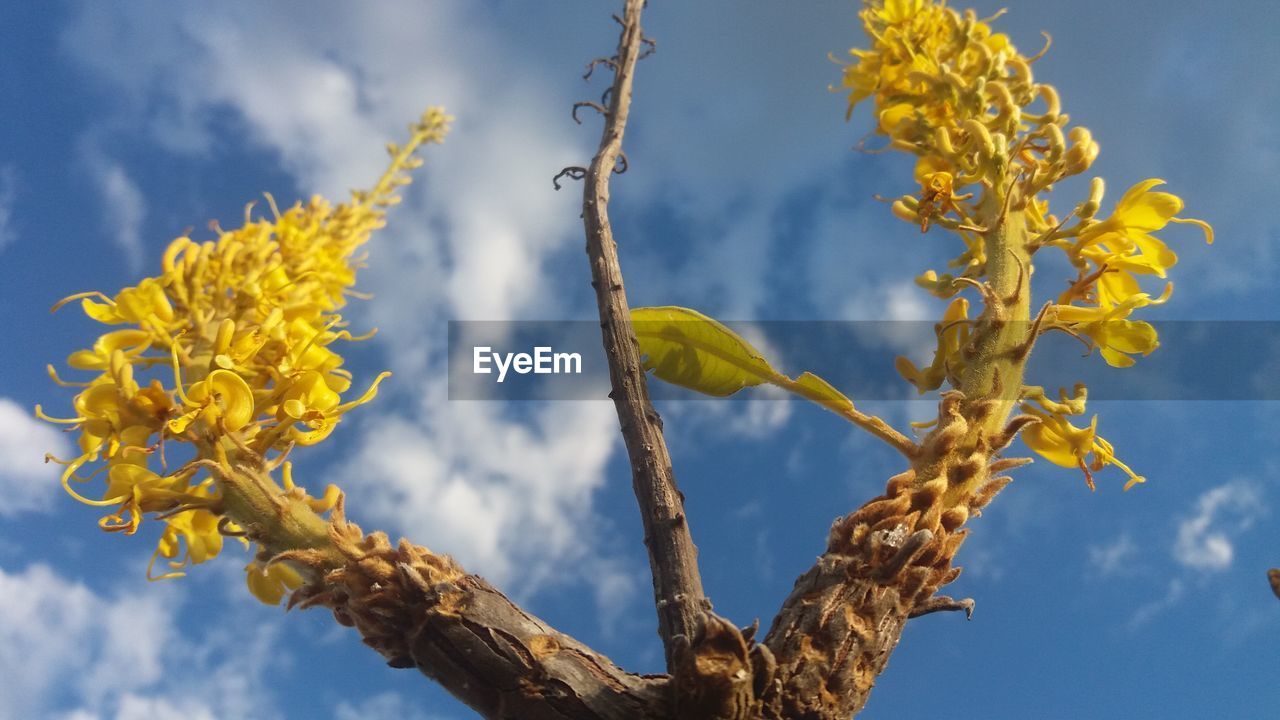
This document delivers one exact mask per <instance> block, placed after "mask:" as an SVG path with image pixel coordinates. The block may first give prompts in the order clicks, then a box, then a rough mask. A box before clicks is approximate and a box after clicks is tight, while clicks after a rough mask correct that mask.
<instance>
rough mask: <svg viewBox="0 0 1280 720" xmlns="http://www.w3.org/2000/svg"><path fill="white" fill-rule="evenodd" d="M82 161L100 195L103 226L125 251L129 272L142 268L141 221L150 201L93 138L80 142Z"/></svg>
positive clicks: (122, 168) (144, 216) (135, 271)
mask: <svg viewBox="0 0 1280 720" xmlns="http://www.w3.org/2000/svg"><path fill="white" fill-rule="evenodd" d="M81 160H82V162H83V163H84V167H85V169H86V170H88V172H89V178H90V180H91V181H92V182H93V184H94V186H95V187H96V188H97V190H98V194H99V195H100V196H101V199H100V205H101V208H102V224H103V229H104V230H106V231H107V232H109V233H110V234H111V239H112V241H113V242H115V244H116V246H117V247H119V248H120V251H121V252H122V253H123V254H124V259H125V262H126V263H127V265H128V267H129V271H130V272H132V273H137V272H139V271H140V270H142V261H143V243H142V222H143V220H144V219H145V218H146V215H147V200H146V198H145V197H144V196H143V195H142V191H141V190H139V189H138V186H137V184H136V183H134V181H133V179H132V178H130V177H129V174H128V173H127V172H126V171H125V169H124V167H123V166H122V165H120V164H119V163H117V162H115V161H113V160H111V159H110V158H108V157H107V156H106V155H105V154H103V152H102V150H101V149H100V148H98V147H97V146H96V145H95V144H94V141H92V140H85V141H84V142H82V144H81Z"/></svg>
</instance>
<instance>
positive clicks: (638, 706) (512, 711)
mask: <svg viewBox="0 0 1280 720" xmlns="http://www.w3.org/2000/svg"><path fill="white" fill-rule="evenodd" d="M285 511H286V512H293V513H296V514H299V515H300V516H308V517H315V516H314V515H312V514H311V512H312V511H311V510H310V509H307V508H305V507H291V508H287V509H286V510H285ZM308 524H309V523H308ZM326 527H327V533H326V536H325V537H323V538H314V539H313V540H312V541H311V542H310V543H309V545H310V547H309V548H305V549H296V550H291V551H285V552H283V553H280V554H279V555H277V561H289V562H293V563H295V564H297V565H299V566H302V567H304V568H306V569H307V570H309V571H310V572H309V574H310V575H311V576H312V577H313V578H314V580H313V581H312V582H311V583H310V584H308V585H306V586H304V587H302V588H300V589H299V590H298V591H296V592H295V593H294V594H293V596H292V597H291V598H290V600H289V606H290V607H291V608H292V607H300V608H307V607H313V606H322V607H327V608H330V609H331V610H332V611H333V614H334V617H335V618H336V619H337V620H338V622H339V623H341V624H343V625H347V626H352V627H355V628H356V629H357V630H359V631H360V634H361V636H362V637H363V638H364V641H365V644H367V645H369V646H370V647H372V648H374V649H375V650H377V651H378V652H379V653H381V654H382V656H383V657H385V658H386V659H387V663H388V664H389V665H391V666H392V667H397V668H410V667H416V668H417V669H418V670H420V671H421V672H422V673H423V674H424V675H426V676H427V677H429V678H431V679H433V680H435V681H437V682H439V683H440V685H441V686H443V687H444V688H445V689H446V690H448V691H449V692H450V693H451V694H453V695H454V697H456V698H458V699H459V700H461V701H462V702H464V703H466V704H467V705H468V706H470V707H471V708H472V709H474V710H475V711H476V712H478V713H480V715H481V716H482V717H485V718H495V719H497V718H521V719H522V720H523V719H526V718H527V719H529V720H544V719H545V720H566V718H574V719H575V720H637V719H640V718H643V719H645V720H667V719H668V718H671V717H672V700H671V697H672V692H671V681H670V680H669V678H667V677H666V676H641V675H634V674H631V673H628V672H626V671H624V670H623V669H621V668H619V667H618V666H617V665H614V664H613V663H612V662H611V661H610V660H609V659H608V658H606V657H604V656H603V655H600V654H599V653H596V652H595V651H593V650H591V649H590V648H588V647H586V646H585V645H583V644H582V643H579V642H578V641H576V640H574V639H573V638H571V637H569V636H567V635H564V634H562V633H559V632H557V631H556V630H555V629H553V628H551V627H550V626H549V625H547V624H546V623H544V622H543V621H541V620H539V619H538V618H536V617H534V616H532V615H530V614H529V613H527V612H525V611H524V610H522V609H520V608H519V607H518V606H516V605H515V603H513V602H511V600H509V599H507V597H506V596H505V595H503V594H502V593H501V592H499V591H498V590H497V589H495V588H494V587H493V586H492V585H490V584H489V583H487V582H486V581H485V580H484V579H483V578H481V577H479V576H476V575H470V574H467V573H466V572H465V571H463V570H462V568H460V567H459V566H458V565H457V564H456V563H454V562H453V560H452V559H450V558H449V557H447V556H443V555H436V554H433V553H431V552H430V551H428V550H427V549H426V548H423V547H418V546H415V545H412V544H410V543H409V542H407V541H403V540H402V541H401V542H400V545H399V546H398V547H392V545H391V544H390V543H389V542H388V540H387V536H386V535H384V534H382V533H373V534H371V535H367V536H366V535H364V533H363V532H361V530H360V528H359V527H358V526H356V525H354V524H353V523H349V522H347V521H346V518H345V513H344V510H343V507H342V504H341V503H340V504H339V506H338V507H337V508H335V510H334V511H333V515H332V516H331V518H330V519H329V521H328V524H327V526H326Z"/></svg>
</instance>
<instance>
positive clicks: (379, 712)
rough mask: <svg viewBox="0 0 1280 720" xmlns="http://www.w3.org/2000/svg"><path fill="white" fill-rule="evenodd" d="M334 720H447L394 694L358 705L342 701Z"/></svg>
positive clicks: (379, 696) (384, 694) (335, 709)
mask: <svg viewBox="0 0 1280 720" xmlns="http://www.w3.org/2000/svg"><path fill="white" fill-rule="evenodd" d="M333 720H446V718H445V716H443V715H435V714H430V713H427V712H424V711H423V710H421V709H420V708H418V707H416V705H415V702H414V701H411V700H409V699H407V698H405V697H404V696H403V695H399V694H396V693H392V692H385V693H379V694H377V695H374V696H373V697H371V698H367V699H365V700H363V701H361V702H358V703H351V702H347V701H345V700H344V701H342V702H340V703H338V706H337V707H336V708H334V711H333Z"/></svg>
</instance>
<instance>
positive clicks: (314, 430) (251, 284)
mask: <svg viewBox="0 0 1280 720" xmlns="http://www.w3.org/2000/svg"><path fill="white" fill-rule="evenodd" d="M449 121H450V118H449V117H447V116H446V115H444V114H443V113H442V112H441V111H439V110H436V109H433V110H429V111H428V112H427V113H425V114H424V115H423V117H422V119H421V120H420V121H419V122H418V123H416V124H415V125H413V126H412V128H411V130H412V136H411V139H410V142H409V143H408V144H407V145H405V146H404V147H398V146H394V145H393V146H391V147H390V148H389V150H390V154H391V163H390V166H389V167H388V169H387V171H386V173H385V174H384V175H383V177H382V178H381V179H380V180H379V181H378V183H377V184H376V185H375V186H374V187H373V188H371V189H370V190H368V191H363V192H359V191H358V192H353V193H352V196H351V200H350V201H349V202H347V203H343V204H339V205H332V204H330V203H329V202H328V201H326V200H324V199H323V198H320V197H314V198H312V199H311V200H310V201H309V202H308V203H306V204H305V205H304V204H302V203H296V204H294V205H293V206H292V207H290V208H288V209H286V210H285V211H284V212H281V211H280V210H279V208H277V207H276V205H275V201H274V199H272V198H271V197H270V196H267V204H268V206H269V208H270V211H271V217H270V218H266V219H261V218H258V219H255V218H254V217H253V215H252V211H251V208H246V210H245V218H244V223H243V224H242V226H241V227H239V228H236V229H234V230H231V231H223V230H221V229H217V232H218V236H217V238H216V240H209V241H205V242H195V241H193V240H192V239H191V238H189V237H186V236H182V237H179V238H176V239H175V240H174V241H173V242H171V243H170V244H169V247H168V248H167V249H166V250H165V252H164V254H163V257H162V258H161V263H160V266H161V270H162V272H161V274H160V275H158V276H156V277H149V278H144V279H142V280H141V281H140V282H138V284H137V285H136V286H134V287H129V288H125V289H123V290H121V291H120V292H119V293H117V294H116V295H115V296H114V297H108V296H107V295H104V294H102V293H95V292H90V293H79V294H76V295H72V296H70V297H68V298H65V299H64V300H63V301H61V302H59V303H58V304H57V305H55V306H54V309H55V310H56V309H57V308H59V307H61V306H63V305H65V304H66V303H69V302H71V301H74V300H80V301H81V303H80V306H81V308H82V309H83V310H84V312H85V314H86V315H88V316H89V317H90V318H92V319H94V320H97V321H98V322H101V323H104V324H107V325H118V326H122V327H120V328H118V329H114V330H112V331H110V332H107V333H105V334H103V335H101V336H100V337H99V338H98V339H97V340H96V341H95V342H94V344H93V346H92V347H91V348H89V349H85V350H80V351H77V352H75V353H73V354H72V355H71V356H70V358H69V359H68V363H69V364H70V365H71V366H72V367H73V368H76V369H78V370H85V371H89V372H93V373H96V376H95V377H93V378H92V379H90V380H88V381H87V382H82V383H71V382H63V381H62V380H61V379H60V378H59V377H58V376H57V373H56V371H54V370H52V369H51V370H50V375H51V376H52V377H53V379H54V380H55V382H58V383H59V384H61V385H65V386H71V387H77V388H81V390H80V391H79V393H78V394H77V395H76V397H75V399H74V401H73V402H74V406H75V410H76V417H73V418H68V419H65V420H57V419H54V418H49V417H48V416H47V415H44V413H43V410H41V409H40V408H39V407H37V414H38V415H39V416H40V417H42V418H44V419H47V420H51V421H53V422H60V423H64V424H68V425H72V426H74V427H75V429H77V430H78V431H79V441H78V444H79V448H80V455H79V456H78V457H75V458H73V459H68V460H59V461H58V462H60V463H62V464H63V465H65V466H66V468H65V470H64V472H63V485H64V487H65V488H66V490H67V492H68V493H70V494H71V495H72V496H73V497H75V498H76V499H78V500H80V501H81V502H84V503H86V504H89V505H93V506H96V507H104V508H109V510H108V511H107V515H106V516H105V517H104V518H102V520H101V522H100V525H101V526H102V528H103V529H104V530H108V531H119V532H123V533H125V534H133V533H134V532H136V531H137V529H138V527H139V524H140V523H141V521H142V519H143V517H144V516H146V515H157V516H159V517H160V519H162V520H163V521H164V523H165V529H164V531H163V533H162V535H161V537H160V541H159V543H158V545H157V549H156V553H155V556H154V557H153V562H154V560H155V559H156V558H165V559H167V560H168V561H169V565H170V568H171V569H172V570H175V571H176V570H180V569H181V568H182V567H184V566H185V565H187V564H198V563H201V562H204V561H205V560H207V559H209V558H211V557H213V556H215V555H217V554H218V553H219V552H220V551H221V549H222V539H223V535H224V532H231V533H233V534H234V528H235V526H236V524H235V522H234V518H228V517H226V516H224V515H222V512H223V506H222V504H221V502H220V499H221V498H222V492H223V490H224V487H223V484H225V483H232V482H233V481H234V480H235V478H236V477H237V475H236V473H242V474H243V473H244V472H251V473H255V474H261V475H262V476H263V477H267V474H268V472H269V471H270V469H271V468H274V467H276V466H278V465H280V464H281V463H283V462H284V459H283V457H282V456H283V454H284V453H287V452H288V451H289V449H290V448H292V447H293V446H294V445H295V444H298V445H309V444H313V443H315V442H318V441H320V440H322V439H323V438H324V437H325V436H327V435H328V434H329V433H330V432H332V430H333V428H334V426H335V425H336V424H337V423H338V422H339V420H340V419H341V417H342V415H343V414H344V413H346V412H348V411H349V410H351V409H352V408H354V407H356V406H358V405H361V404H363V403H366V402H368V401H370V400H372V399H373V397H374V396H375V395H376V394H377V388H378V384H379V383H380V382H381V381H382V380H383V379H384V378H385V377H386V376H387V373H383V374H380V375H379V376H378V377H377V378H376V379H375V380H374V382H373V383H372V384H371V386H370V387H369V389H368V390H367V391H365V392H364V394H362V395H361V396H360V397H358V398H356V399H355V400H347V401H345V402H344V397H343V396H344V395H345V394H346V393H348V391H349V390H350V387H351V374H350V373H349V372H347V371H346V370H344V369H343V368H342V365H343V357H342V356H341V355H340V354H339V353H338V352H337V351H335V349H334V347H333V345H334V344H335V343H336V342H337V341H338V340H358V339H361V338H357V337H353V336H352V335H351V333H350V332H348V331H347V330H346V329H344V328H345V323H344V321H343V319H342V317H341V315H340V314H339V313H338V311H339V310H340V309H341V308H342V307H343V306H344V305H345V304H346V299H347V296H349V295H350V296H359V293H356V292H355V291H354V290H353V289H352V287H353V285H354V283H355V278H356V270H357V269H358V268H359V267H361V264H362V258H361V256H360V255H359V254H358V251H359V249H360V247H361V246H362V245H364V244H365V243H366V242H367V241H368V240H369V237H370V235H371V234H372V233H373V231H375V230H377V229H378V228H380V227H381V226H382V224H383V221H384V216H385V209H386V208H387V207H390V206H391V205H394V204H395V203H396V201H397V200H398V196H397V192H398V190H399V188H400V187H402V186H403V185H405V184H406V183H407V182H408V177H407V174H406V173H407V172H408V171H409V170H412V169H414V168H416V167H417V166H418V165H419V164H420V161H419V160H418V159H417V158H415V157H414V152H415V150H416V149H417V148H418V147H419V146H420V145H422V144H424V143H431V142H439V141H440V140H441V139H442V138H443V137H444V133H445V131H446V129H447V126H448V123H449ZM148 351H154V352H151V353H149V352H148ZM166 441H168V442H170V443H173V442H181V443H188V444H189V446H190V448H191V449H190V450H189V451H187V452H184V453H179V457H182V458H184V459H186V460H187V462H186V463H185V464H183V465H182V466H181V467H179V468H177V469H176V470H174V471H172V472H170V471H169V469H168V468H167V467H166V463H167V460H166V452H165V443H166ZM82 468H86V469H88V470H89V472H88V473H87V475H82V474H81V472H80V471H81V469H82ZM104 473H105V476H106V486H105V489H104V492H103V494H102V495H101V496H100V497H101V499H94V498H92V497H86V495H84V494H82V493H80V492H78V491H77V490H75V489H73V487H72V483H73V482H74V483H87V482H90V481H91V480H94V479H95V478H97V477H99V476H101V475H103V474H104ZM202 473H205V474H206V475H205V476H204V477H203V479H202V477H201V474H202ZM267 479H268V482H269V477H268V478H267ZM285 484H286V485H288V487H287V488H284V489H280V488H277V490H278V491H279V492H281V493H284V492H286V491H287V492H289V493H291V495H292V496H293V497H296V498H298V499H302V500H304V501H306V502H307V503H308V504H309V505H310V506H311V507H312V508H313V509H316V511H317V512H323V511H327V510H330V509H332V508H333V507H334V505H335V504H336V502H337V500H338V498H340V496H341V492H340V491H339V490H338V489H337V488H336V487H334V486H330V487H329V488H327V489H326V491H325V493H324V496H323V497H321V498H311V497H309V496H307V495H306V493H305V491H304V490H303V489H302V488H298V487H296V486H293V484H292V479H291V478H287V479H286V483H285ZM289 572H290V571H289V570H288V569H287V568H286V567H285V566H283V565H272V566H270V569H268V570H264V571H263V572H262V578H259V579H258V580H252V581H251V585H252V584H254V583H257V584H258V585H259V586H262V587H274V588H277V590H279V588H292V587H296V584H293V577H292V576H290V575H289ZM175 574H179V573H176V572H169V573H166V574H165V575H163V577H170V576H173V575H175ZM264 583H265V585H264ZM265 592H266V595H268V596H270V595H271V594H272V593H276V592H277V591H276V590H268V591H265ZM279 592H283V590H279ZM278 598H279V595H278V593H277V594H276V599H277V600H278Z"/></svg>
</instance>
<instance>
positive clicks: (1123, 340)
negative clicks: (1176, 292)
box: [1049, 286, 1173, 367]
mask: <svg viewBox="0 0 1280 720" xmlns="http://www.w3.org/2000/svg"><path fill="white" fill-rule="evenodd" d="M1172 291H1173V287H1172V286H1168V287H1166V288H1165V292H1164V293H1163V294H1162V295H1161V296H1160V297H1158V298H1152V297H1151V296H1150V295H1147V294H1146V293H1137V294H1136V295H1132V296H1130V297H1127V298H1125V299H1124V300H1123V301H1121V302H1120V303H1119V304H1117V305H1113V306H1099V307H1081V306H1078V305H1054V306H1053V308H1052V310H1051V313H1050V315H1051V318H1052V320H1051V321H1050V323H1049V325H1050V326H1051V327H1060V328H1063V329H1065V330H1068V331H1070V332H1071V333H1073V334H1075V335H1078V336H1083V337H1087V338H1088V339H1089V340H1091V341H1092V342H1093V345H1094V346H1095V347H1097V348H1098V349H1099V350H1100V351H1101V354H1102V357H1103V359H1104V360H1106V361H1107V364H1108V365H1110V366H1112V367H1130V366H1132V365H1133V364H1134V359H1133V358H1132V357H1131V356H1132V355H1137V354H1141V355H1148V354H1150V353H1151V351H1153V350H1155V349H1156V348H1157V347H1159V345H1160V342H1159V338H1158V337H1157V336H1156V330H1155V328H1154V327H1152V326H1151V324H1150V323H1146V322H1142V321H1140V320H1138V321H1135V320H1129V319H1128V317H1129V315H1130V314H1131V313H1132V312H1133V311H1134V310H1136V309H1138V308H1141V307H1145V306H1147V305H1159V304H1161V303H1164V302H1165V301H1166V300H1168V299H1169V294H1170V293H1171V292H1172Z"/></svg>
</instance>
